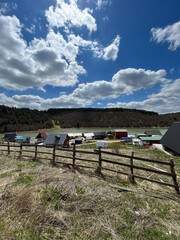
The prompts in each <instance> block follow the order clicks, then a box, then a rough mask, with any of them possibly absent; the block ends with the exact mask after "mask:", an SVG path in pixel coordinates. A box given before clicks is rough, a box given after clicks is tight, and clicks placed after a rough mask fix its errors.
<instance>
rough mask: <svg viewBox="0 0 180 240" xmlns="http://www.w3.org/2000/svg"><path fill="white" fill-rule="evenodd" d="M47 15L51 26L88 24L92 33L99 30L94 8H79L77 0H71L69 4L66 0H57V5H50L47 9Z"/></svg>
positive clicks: (80, 25)
mask: <svg viewBox="0 0 180 240" xmlns="http://www.w3.org/2000/svg"><path fill="white" fill-rule="evenodd" d="M45 15H46V18H47V21H48V23H49V25H50V27H58V28H60V27H65V26H76V27H82V26H86V27H87V29H88V30H89V31H90V33H91V32H92V31H96V30H97V25H96V20H95V18H94V17H93V16H92V10H90V9H89V8H85V9H84V10H81V9H79V8H78V6H77V0H70V2H69V4H68V3H66V2H65V1H64V0H57V5H56V7H53V6H50V7H49V9H48V10H46V11H45Z"/></svg>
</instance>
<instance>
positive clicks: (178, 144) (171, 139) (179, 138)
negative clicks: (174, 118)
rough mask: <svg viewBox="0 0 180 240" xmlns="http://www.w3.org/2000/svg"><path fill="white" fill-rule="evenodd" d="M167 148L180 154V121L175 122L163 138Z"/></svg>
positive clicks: (162, 140)
mask: <svg viewBox="0 0 180 240" xmlns="http://www.w3.org/2000/svg"><path fill="white" fill-rule="evenodd" d="M161 144H162V145H163V146H164V148H165V150H167V151H170V152H172V153H173V154H174V155H180V122H174V123H173V124H172V126H171V127H170V128H169V129H168V130H167V132H166V133H165V134H164V136H163V137H162V139H161Z"/></svg>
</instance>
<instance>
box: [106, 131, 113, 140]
mask: <svg viewBox="0 0 180 240" xmlns="http://www.w3.org/2000/svg"><path fill="white" fill-rule="evenodd" d="M107 137H108V138H109V139H112V138H114V134H113V132H111V131H109V132H107Z"/></svg>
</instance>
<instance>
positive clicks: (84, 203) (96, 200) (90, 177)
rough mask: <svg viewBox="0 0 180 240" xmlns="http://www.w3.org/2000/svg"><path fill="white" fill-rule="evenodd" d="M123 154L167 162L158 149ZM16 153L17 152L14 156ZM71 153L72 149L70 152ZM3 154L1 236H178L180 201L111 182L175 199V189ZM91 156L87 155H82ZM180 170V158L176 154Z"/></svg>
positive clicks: (163, 239) (110, 239)
mask: <svg viewBox="0 0 180 240" xmlns="http://www.w3.org/2000/svg"><path fill="white" fill-rule="evenodd" d="M120 150H121V153H123V154H130V153H131V151H132V150H133V151H135V155H137V156H141V157H149V158H151V159H161V160H162V161H163V160H168V158H169V157H168V156H167V155H165V154H164V153H160V152H158V151H152V150H149V149H145V148H144V149H139V148H134V147H133V148H132V147H130V146H129V147H128V148H126V147H123V146H121V148H120ZM14 154H15V153H13V154H12V155H14ZM67 154H68V153H67ZM12 155H11V156H9V157H7V155H2V154H1V156H0V179H1V184H0V232H1V236H0V239H2V240H11V239H14V240H19V239H23V240H29V239H33V240H45V239H50V240H53V239H54V240H55V239H64V240H66V239H67V240H79V239H86V240H92V239H93V240H100V239H105V240H106V239H107V240H115V239H122V240H127V239H129V240H131V239H139V240H144V239H146V240H152V239H158V240H169V239H174V240H176V239H177V240H178V239H179V237H180V231H179V229H180V219H179V216H180V208H179V202H176V201H171V200H162V199H158V198H153V197H149V196H146V195H143V194H137V193H132V192H124V191H120V192H119V191H118V190H117V189H114V188H112V187H111V186H110V184H116V185H119V186H121V187H126V188H131V189H134V190H139V191H143V192H144V191H147V192H149V193H155V194H158V195H166V196H169V197H172V198H176V199H177V200H178V197H177V195H176V193H175V192H174V189H171V188H168V187H165V186H163V185H157V184H155V183H149V182H147V181H142V180H137V184H136V185H132V184H131V183H130V182H129V181H128V179H127V177H126V176H124V175H121V174H119V175H115V174H114V173H112V174H110V173H109V174H107V173H105V174H104V178H101V177H100V176H98V175H96V174H95V173H94V172H93V171H90V170H86V171H85V170H82V169H81V171H80V170H79V171H78V170H71V169H70V168H65V167H62V166H57V167H51V166H49V162H48V161H47V160H44V162H43V163H42V162H33V161H28V160H25V159H16V158H14V157H13V156H12ZM83 157H84V158H86V157H87V156H86V155H83ZM174 162H175V166H176V172H177V174H178V175H179V174H180V162H179V158H174Z"/></svg>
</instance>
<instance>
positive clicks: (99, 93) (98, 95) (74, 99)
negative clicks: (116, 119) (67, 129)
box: [1, 61, 180, 109]
mask: <svg viewBox="0 0 180 240" xmlns="http://www.w3.org/2000/svg"><path fill="white" fill-rule="evenodd" d="M45 64H46V61H45ZM165 75H166V72H165V71H164V70H159V71H157V72H154V71H150V70H144V69H124V70H120V71H119V72H117V73H116V74H115V75H114V76H113V78H112V81H111V82H108V81H95V82H92V83H86V84H79V85H78V87H77V88H76V89H75V90H74V91H73V92H72V93H71V94H64V93H61V94H62V95H60V96H59V97H56V98H52V99H50V98H49V99H44V98H41V97H39V96H33V95H14V96H13V97H11V98H10V97H7V96H6V95H5V94H1V99H2V101H1V104H6V105H9V106H15V107H29V108H32V109H33V108H37V109H47V108H52V107H57V108H71V107H85V106H88V105H91V104H92V103H93V101H95V100H102V99H106V98H117V97H119V96H120V95H122V94H130V93H132V92H134V91H136V90H138V89H141V88H150V87H152V86H154V85H155V84H158V83H162V82H163V83H164V85H163V88H162V92H161V93H160V95H159V96H158V95H155V96H153V95H152V96H151V97H150V98H149V100H148V101H149V103H148V102H146V103H144V104H143V103H141V102H140V103H138V102H132V103H129V104H124V105H123V104H122V103H117V104H116V105H117V106H122V107H130V106H134V107H138V108H142V109H144V106H145V104H147V106H146V107H149V105H150V101H154V105H155V104H157V103H158V104H159V105H160V101H162V100H161V99H163V98H164V99H165V96H166V97H167V98H169V99H170V97H171V96H172V92H173V93H174V92H175V93H174V98H177V96H176V95H178V93H179V90H180V81H179V80H177V81H176V82H174V85H173V84H172V83H171V84H170V83H168V82H167V81H166V79H165ZM163 94H164V95H163ZM164 101H165V100H164ZM156 102H157V103H156ZM98 104H99V103H98ZM148 104H149V105H148ZM158 104H157V105H158ZM108 106H109V107H113V106H115V105H113V104H109V105H108Z"/></svg>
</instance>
